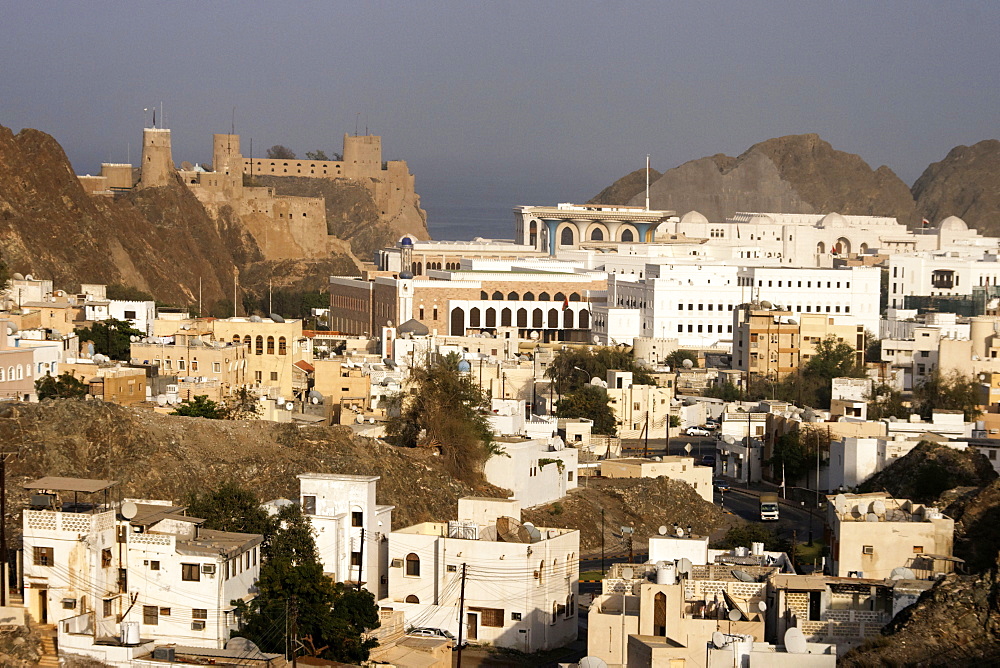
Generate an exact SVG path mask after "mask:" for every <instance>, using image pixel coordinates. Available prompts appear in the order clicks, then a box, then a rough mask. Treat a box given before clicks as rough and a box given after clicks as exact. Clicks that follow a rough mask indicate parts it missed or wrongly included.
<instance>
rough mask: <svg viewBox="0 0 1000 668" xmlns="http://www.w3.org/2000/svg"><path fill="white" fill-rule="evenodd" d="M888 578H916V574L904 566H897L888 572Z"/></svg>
mask: <svg viewBox="0 0 1000 668" xmlns="http://www.w3.org/2000/svg"><path fill="white" fill-rule="evenodd" d="M889 579H890V580H916V579H917V576H916V575H915V574H914V573H913V571H911V570H910V569H909V568H906V567H905V566H897V567H896V568H894V569H892V572H891V573H889Z"/></svg>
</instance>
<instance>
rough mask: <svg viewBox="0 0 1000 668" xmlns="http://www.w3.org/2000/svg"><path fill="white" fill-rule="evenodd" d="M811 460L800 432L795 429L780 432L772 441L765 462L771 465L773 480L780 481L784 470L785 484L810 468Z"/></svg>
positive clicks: (802, 474)
mask: <svg viewBox="0 0 1000 668" xmlns="http://www.w3.org/2000/svg"><path fill="white" fill-rule="evenodd" d="M806 438H807V440H808V437H806ZM814 440H815V439H814ZM813 453H814V454H815V450H814V451H813ZM812 461H813V458H812V457H811V456H810V454H809V451H808V450H807V448H806V446H805V444H803V442H802V433H801V432H799V431H798V430H796V431H791V432H788V433H787V434H782V435H781V436H779V437H778V438H777V439H776V440H775V441H774V448H773V449H772V451H771V458H770V459H769V460H767V464H768V465H770V467H771V477H772V479H773V480H775V481H780V480H781V474H782V471H784V474H785V484H792V483H794V482H795V481H797V480H799V479H801V478H802V476H804V475H806V474H807V473H808V472H809V471H810V470H811V469H812V466H811V464H812Z"/></svg>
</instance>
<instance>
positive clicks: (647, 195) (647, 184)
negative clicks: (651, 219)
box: [646, 153, 649, 211]
mask: <svg viewBox="0 0 1000 668" xmlns="http://www.w3.org/2000/svg"><path fill="white" fill-rule="evenodd" d="M646 211H649V154H648V153H647V154H646Z"/></svg>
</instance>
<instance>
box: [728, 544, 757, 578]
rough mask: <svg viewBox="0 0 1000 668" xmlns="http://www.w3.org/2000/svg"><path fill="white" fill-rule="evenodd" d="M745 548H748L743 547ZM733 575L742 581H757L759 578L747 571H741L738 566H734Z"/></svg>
mask: <svg viewBox="0 0 1000 668" xmlns="http://www.w3.org/2000/svg"><path fill="white" fill-rule="evenodd" d="M743 549H746V548H743ZM733 577H734V578H736V579H737V580H739V581H740V582H756V581H757V578H755V577H754V576H752V575H750V574H749V573H747V572H746V571H741V570H740V569H738V568H734V569H733Z"/></svg>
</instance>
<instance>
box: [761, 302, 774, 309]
mask: <svg viewBox="0 0 1000 668" xmlns="http://www.w3.org/2000/svg"><path fill="white" fill-rule="evenodd" d="M760 305H761V306H762V307H763V308H766V309H769V308H773V307H774V304H772V303H771V302H769V301H762V302H761V303H760Z"/></svg>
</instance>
